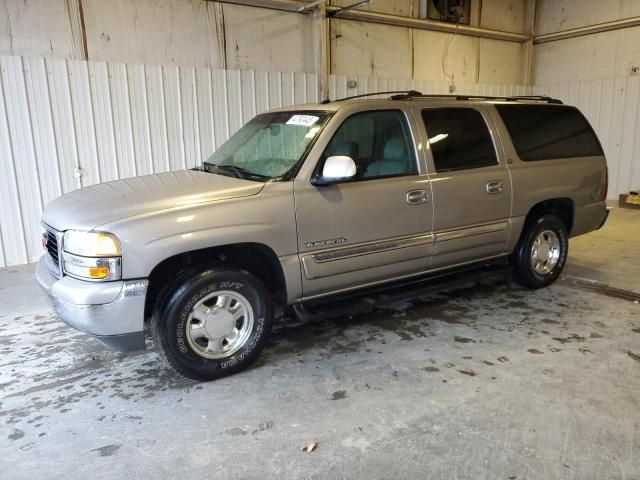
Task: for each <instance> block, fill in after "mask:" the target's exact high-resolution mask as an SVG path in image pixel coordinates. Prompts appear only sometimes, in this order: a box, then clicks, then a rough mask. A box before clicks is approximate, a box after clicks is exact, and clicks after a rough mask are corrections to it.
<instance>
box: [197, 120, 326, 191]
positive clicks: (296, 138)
mask: <svg viewBox="0 0 640 480" xmlns="http://www.w3.org/2000/svg"><path fill="white" fill-rule="evenodd" d="M329 116H330V112H326V111H325V112H322V111H319V112H316V111H298V112H293V111H292V112H277V113H265V114H262V115H258V116H257V117H255V118H254V119H253V120H251V121H250V122H249V123H247V124H246V125H245V126H244V127H242V128H241V129H240V130H238V131H237V132H236V133H235V134H234V135H233V136H232V137H231V138H230V139H229V140H227V141H226V142H225V143H224V144H223V145H222V146H221V147H220V148H219V149H218V150H216V151H215V153H214V154H213V155H211V156H210V157H209V158H208V159H207V160H206V162H204V165H203V169H205V170H207V171H210V172H214V173H220V174H222V175H228V176H235V177H240V178H247V179H249V180H257V181H266V180H270V179H274V178H281V177H283V176H285V174H287V173H288V172H289V171H291V170H292V169H293V168H294V167H295V166H296V164H297V163H298V162H299V161H300V159H301V158H302V157H303V155H304V154H305V152H306V151H307V149H308V147H309V145H311V144H312V142H313V141H314V140H315V139H316V137H317V136H318V133H320V130H321V129H322V127H323V126H324V124H325V123H326V121H327V119H328V118H329Z"/></svg>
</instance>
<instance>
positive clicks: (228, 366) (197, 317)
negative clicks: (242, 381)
mask: <svg viewBox="0 0 640 480" xmlns="http://www.w3.org/2000/svg"><path fill="white" fill-rule="evenodd" d="M272 325H273V308H272V304H271V299H270V296H269V293H268V291H267V290H266V288H265V287H264V285H263V284H262V282H260V280H258V279H257V278H256V277H254V276H253V275H251V274H250V273H248V272H245V271H242V270H235V269H227V268H223V267H220V268H211V269H207V270H204V271H190V272H186V273H185V274H183V275H181V276H180V277H179V278H178V279H176V281H175V282H174V283H173V284H172V285H171V286H169V287H168V288H167V289H166V291H165V293H164V294H163V295H161V297H160V298H159V300H158V303H157V305H156V309H155V312H154V315H153V325H152V330H153V335H154V340H155V342H156V345H158V348H159V350H160V353H161V355H162V357H163V358H164V360H165V361H166V363H168V364H169V366H171V367H172V368H173V369H174V370H176V371H177V372H178V373H180V374H182V375H184V376H187V377H189V378H193V379H195V380H213V379H216V378H220V377H224V376H227V375H231V374H233V373H236V372H239V371H241V370H243V369H245V368H246V367H248V366H249V365H250V364H251V363H252V362H253V361H254V360H255V359H256V358H257V357H258V355H259V354H260V352H261V351H262V349H263V348H264V345H265V343H266V342H267V339H268V336H269V333H270V332H271V327H272Z"/></svg>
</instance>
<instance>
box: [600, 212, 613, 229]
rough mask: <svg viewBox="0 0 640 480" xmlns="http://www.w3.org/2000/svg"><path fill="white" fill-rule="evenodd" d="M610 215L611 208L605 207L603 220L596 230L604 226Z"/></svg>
mask: <svg viewBox="0 0 640 480" xmlns="http://www.w3.org/2000/svg"><path fill="white" fill-rule="evenodd" d="M610 213H611V208H609V207H607V212H606V213H605V215H604V218H603V219H602V223H600V225H599V226H598V230H600V229H601V228H602V227H604V224H605V223H607V219H608V218H609V214H610Z"/></svg>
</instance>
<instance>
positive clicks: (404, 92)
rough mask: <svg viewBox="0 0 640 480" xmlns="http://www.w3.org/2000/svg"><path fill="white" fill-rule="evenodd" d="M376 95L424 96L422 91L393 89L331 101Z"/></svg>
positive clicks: (328, 101)
mask: <svg viewBox="0 0 640 480" xmlns="http://www.w3.org/2000/svg"><path fill="white" fill-rule="evenodd" d="M378 95H392V96H396V95H398V96H400V95H404V96H406V97H422V96H424V95H423V94H422V92H419V91H417V90H394V91H392V92H371V93H363V94H361V95H353V96H351V97H345V98H338V99H336V100H333V102H344V101H347V100H354V99H356V98H365V97H375V96H378ZM391 98H393V97H391ZM331 102H332V100H329V99H328V98H327V99H326V100H323V101H322V103H323V104H325V103H331Z"/></svg>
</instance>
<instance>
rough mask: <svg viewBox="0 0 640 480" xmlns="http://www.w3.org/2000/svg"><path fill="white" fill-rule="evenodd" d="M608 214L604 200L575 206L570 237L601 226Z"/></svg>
mask: <svg viewBox="0 0 640 480" xmlns="http://www.w3.org/2000/svg"><path fill="white" fill-rule="evenodd" d="M608 216H609V209H608V208H607V204H606V203H605V202H595V203H590V204H587V205H581V206H579V207H578V206H577V207H576V209H575V218H574V222H573V228H572V229H571V237H577V236H578V235H582V234H584V233H589V232H593V231H594V230H598V229H600V228H602V226H603V225H604V224H605V222H606V221H607V218H608Z"/></svg>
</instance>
